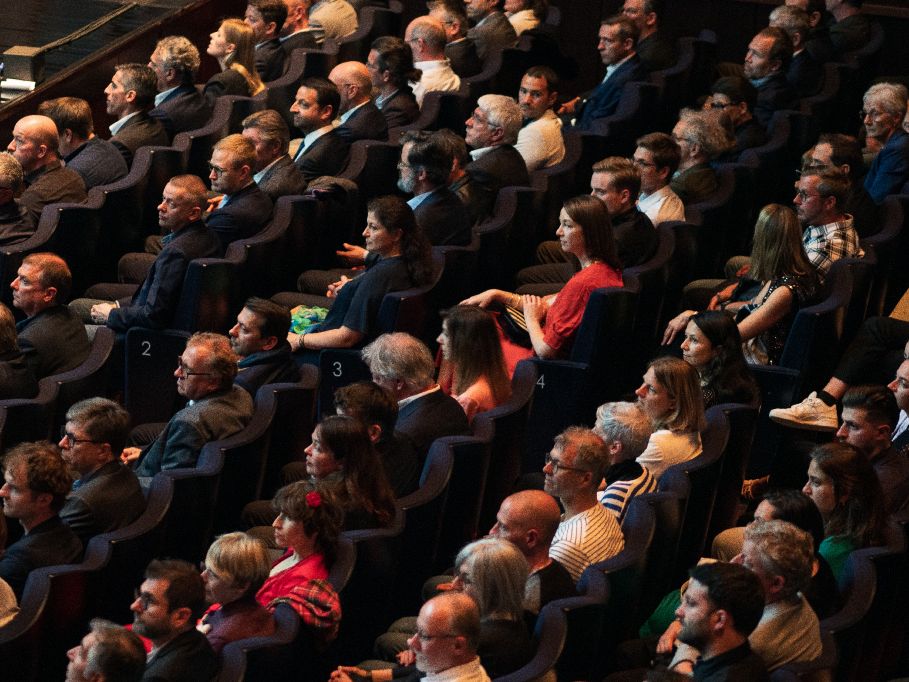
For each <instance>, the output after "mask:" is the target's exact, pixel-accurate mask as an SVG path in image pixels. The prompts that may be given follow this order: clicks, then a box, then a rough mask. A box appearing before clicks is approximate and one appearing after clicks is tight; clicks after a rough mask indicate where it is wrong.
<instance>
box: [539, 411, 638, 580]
mask: <svg viewBox="0 0 909 682" xmlns="http://www.w3.org/2000/svg"><path fill="white" fill-rule="evenodd" d="M607 463H608V454H607V452H606V446H605V445H604V443H603V441H602V440H601V439H600V437H599V436H597V435H596V434H595V433H594V432H593V431H591V430H590V429H585V428H582V427H579V426H572V427H569V428H567V429H566V430H565V431H563V432H562V433H560V434H559V435H558V436H556V438H555V443H554V444H553V446H552V450H551V451H550V452H549V454H548V455H546V464H545V466H544V467H543V474H544V483H543V487H544V490H545V491H546V492H547V493H549V494H550V495H552V496H554V497H558V498H559V501H560V502H561V503H562V508H563V509H564V510H565V513H564V514H562V520H561V522H560V523H559V528H558V530H556V533H555V536H554V537H553V540H552V545H551V546H550V548H549V556H550V557H552V558H553V559H555V560H556V561H558V562H559V563H560V564H562V565H563V566H564V567H565V568H566V569H568V572H569V573H570V574H571V577H572V579H574V580H575V581H577V580H579V579H580V577H581V574H582V573H583V572H584V569H585V568H587V567H588V566H589V565H590V564H595V563H597V562H600V561H605V560H606V559H608V558H609V557H612V556H615V555H616V554H618V553H619V552H621V551H622V548H623V547H624V546H625V538H624V537H623V536H622V530H621V528H619V524H618V522H617V521H616V519H615V516H614V515H613V514H612V513H611V512H610V511H609V510H607V509H606V508H605V507H604V506H603V505H601V504H599V503H598V502H597V488H598V487H599V485H600V481H602V480H603V473H604V472H605V470H606V467H607Z"/></svg>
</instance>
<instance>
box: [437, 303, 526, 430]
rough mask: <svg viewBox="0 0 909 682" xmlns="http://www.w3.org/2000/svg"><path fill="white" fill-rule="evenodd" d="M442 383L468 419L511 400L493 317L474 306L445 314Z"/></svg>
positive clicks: (466, 306) (440, 373) (454, 309)
mask: <svg viewBox="0 0 909 682" xmlns="http://www.w3.org/2000/svg"><path fill="white" fill-rule="evenodd" d="M436 340H437V341H438V342H439V347H440V348H441V351H442V368H441V370H440V372H439V384H440V385H441V386H442V390H443V391H445V392H446V393H448V394H449V395H452V396H454V398H455V399H456V400H457V401H458V403H460V405H461V407H463V408H464V412H465V413H466V414H467V420H468V421H473V417H474V415H476V414H477V413H478V412H486V411H487V410H491V409H493V408H494V407H496V406H497V405H501V404H502V403H504V402H505V401H506V400H508V399H509V398H510V397H511V381H509V379H508V370H507V369H506V368H505V357H504V356H503V355H502V346H501V344H500V343H499V333H498V329H497V328H496V323H495V319H494V318H493V317H492V315H491V314H490V313H489V312H487V311H486V310H483V309H482V308H478V307H477V306H472V305H461V306H456V307H454V308H452V309H450V310H448V311H445V312H443V313H442V333H441V334H439V338H438V339H436Z"/></svg>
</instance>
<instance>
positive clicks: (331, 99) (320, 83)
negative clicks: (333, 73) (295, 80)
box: [300, 76, 341, 114]
mask: <svg viewBox="0 0 909 682" xmlns="http://www.w3.org/2000/svg"><path fill="white" fill-rule="evenodd" d="M300 87H303V88H309V89H310V90H315V91H316V104H318V105H319V108H320V109H324V108H325V107H327V106H331V111H332V113H333V114H337V113H338V109H340V108H341V93H340V92H338V87H337V86H336V85H335V84H334V83H332V82H331V81H330V80H328V79H327V78H317V77H315V76H313V77H310V78H304V79H303V82H302V83H300Z"/></svg>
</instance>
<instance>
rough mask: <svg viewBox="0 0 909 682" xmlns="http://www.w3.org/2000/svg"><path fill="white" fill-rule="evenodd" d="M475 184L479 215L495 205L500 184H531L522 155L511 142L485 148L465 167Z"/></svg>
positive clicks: (489, 211) (507, 185) (501, 186)
mask: <svg viewBox="0 0 909 682" xmlns="http://www.w3.org/2000/svg"><path fill="white" fill-rule="evenodd" d="M464 170H466V171H467V173H468V174H469V175H470V177H471V179H472V180H473V182H474V183H475V185H476V188H477V198H478V200H479V201H480V206H481V213H482V215H483V216H484V217H485V216H489V215H491V214H492V211H493V208H494V207H495V203H496V197H497V196H498V195H499V190H500V189H502V188H503V187H513V186H520V187H526V186H528V185H529V184H530V175H529V174H528V173H527V164H526V163H524V157H522V156H521V153H520V152H519V151H518V150H517V149H515V148H514V147H512V146H511V145H510V144H501V145H499V146H497V147H494V148H493V149H491V150H490V151H488V152H486V153H485V154H484V155H483V156H481V157H480V158H479V159H476V160H475V161H471V162H470V163H469V164H467V166H466V167H465V168H464Z"/></svg>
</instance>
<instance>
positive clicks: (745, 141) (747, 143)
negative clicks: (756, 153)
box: [735, 118, 767, 156]
mask: <svg viewBox="0 0 909 682" xmlns="http://www.w3.org/2000/svg"><path fill="white" fill-rule="evenodd" d="M766 143H767V131H766V130H764V127H763V126H762V125H761V124H760V123H758V122H757V121H755V120H754V119H753V118H752V119H750V120H749V121H746V122H745V123H743V124H742V125H740V126H739V127H737V128H736V129H735V156H738V155H739V154H741V153H742V152H743V151H745V150H746V149H751V148H752V147H760V146H762V145H764V144H766Z"/></svg>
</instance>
